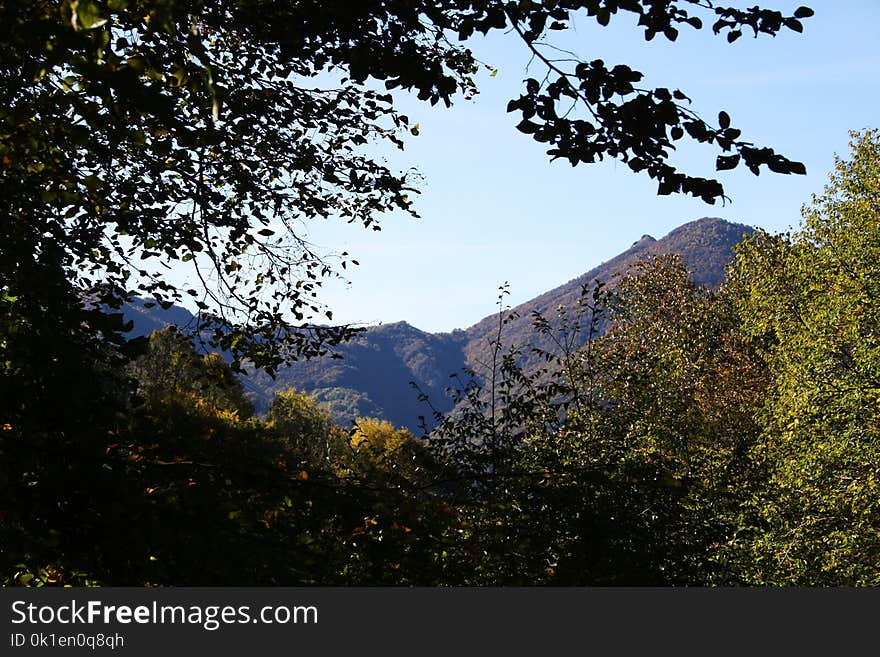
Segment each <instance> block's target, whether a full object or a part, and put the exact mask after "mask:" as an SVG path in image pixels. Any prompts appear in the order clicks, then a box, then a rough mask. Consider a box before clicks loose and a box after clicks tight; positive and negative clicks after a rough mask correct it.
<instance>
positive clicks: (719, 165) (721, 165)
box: [715, 153, 740, 171]
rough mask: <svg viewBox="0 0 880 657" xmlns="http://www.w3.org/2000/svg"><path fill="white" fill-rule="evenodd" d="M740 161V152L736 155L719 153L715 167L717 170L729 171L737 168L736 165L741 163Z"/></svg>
mask: <svg viewBox="0 0 880 657" xmlns="http://www.w3.org/2000/svg"><path fill="white" fill-rule="evenodd" d="M739 161H740V155H739V153H736V154H734V155H719V156H718V159H716V160H715V169H716V170H717V171H727V170H729V169H735V168H736V165H738V164H739Z"/></svg>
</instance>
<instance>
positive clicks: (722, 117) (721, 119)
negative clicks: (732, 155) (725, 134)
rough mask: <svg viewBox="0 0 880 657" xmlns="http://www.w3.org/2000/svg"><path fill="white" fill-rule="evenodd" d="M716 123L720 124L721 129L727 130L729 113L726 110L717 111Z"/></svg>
mask: <svg viewBox="0 0 880 657" xmlns="http://www.w3.org/2000/svg"><path fill="white" fill-rule="evenodd" d="M718 125H720V126H721V129H722V130H727V128H729V127H730V115H729V114H728V113H727V112H724V111H721V112H719V113H718Z"/></svg>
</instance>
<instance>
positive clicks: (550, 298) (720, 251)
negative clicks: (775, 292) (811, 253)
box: [465, 217, 754, 366]
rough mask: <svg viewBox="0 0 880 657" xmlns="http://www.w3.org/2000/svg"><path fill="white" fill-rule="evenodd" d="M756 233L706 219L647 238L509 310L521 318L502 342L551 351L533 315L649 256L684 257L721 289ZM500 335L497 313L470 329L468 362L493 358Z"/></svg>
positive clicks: (527, 359) (550, 313) (705, 281)
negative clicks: (736, 254)
mask: <svg viewBox="0 0 880 657" xmlns="http://www.w3.org/2000/svg"><path fill="white" fill-rule="evenodd" d="M753 231H754V229H753V228H751V227H750V226H746V225H743V224H735V223H730V222H728V221H724V220H723V219H717V218H709V217H707V218H703V219H698V220H696V221H692V222H690V223H687V224H684V225H683V226H679V227H678V228H676V229H675V230H673V231H672V232H670V233H669V234H668V235H666V236H665V237H663V238H662V239H660V240H655V239H654V238H653V237H651V236H650V235H643V236H642V238H641V239H640V240H638V241H637V242H635V243H633V245H632V246H631V247H630V248H629V249H627V250H626V251H624V252H623V253H621V254H619V255H617V256H615V257H614V258H612V259H611V260H608V261H606V262H604V263H602V264H601V265H599V266H598V267H596V268H594V269H591V270H590V271H588V272H587V273H585V274H582V275H581V276H578V277H577V278H575V279H573V280H570V281H569V282H568V283H565V284H564V285H560V286H559V287H557V288H554V289H553V290H550V291H549V292H545V293H544V294H541V295H540V296H537V297H535V298H534V299H531V300H530V301H526V302H525V303H523V304H520V305H518V306H516V307H514V308H512V309H511V312H513V313H515V314H517V315H518V318H517V319H515V320H513V321H511V322H509V323H508V324H507V325H506V326H505V327H504V330H503V333H502V341H503V342H504V343H505V344H516V345H520V346H530V347H537V348H540V349H545V350H549V349H552V343H550V341H549V340H546V339H542V338H541V336H539V335H536V334H535V331H534V329H533V324H532V322H533V320H532V313H533V312H535V311H537V312H539V313H541V314H542V315H544V317H545V318H546V319H548V320H551V321H552V319H553V318H554V317H555V313H556V308H558V307H559V306H565V307H566V308H572V307H573V306H574V304H575V303H576V302H577V300H578V297H579V296H580V293H581V288H582V287H583V285H584V284H592V283H594V282H595V281H596V280H599V281H602V282H603V283H609V282H611V281H612V280H613V279H614V277H615V276H616V275H618V274H623V273H624V272H626V271H627V269H629V268H630V267H631V266H632V265H634V264H635V263H636V262H638V261H640V260H644V259H645V258H648V257H651V256H656V255H662V254H672V253H677V254H680V255H681V257H682V260H683V261H684V264H685V266H686V267H687V268H688V269H689V270H690V272H691V277H692V278H693V280H694V281H695V282H696V283H699V284H701V285H708V286H710V287H712V286H717V285H720V284H721V282H722V281H723V280H724V270H725V268H726V267H727V264H728V263H729V262H730V261H731V260H732V259H733V247H734V246H735V245H736V244H738V243H739V242H740V241H741V240H742V239H743V236H744V235H747V234H751V233H752V232H753ZM497 331H498V315H497V314H494V315H490V316H488V317H486V318H484V319H482V320H480V321H479V322H477V323H476V324H474V325H473V326H471V327H470V328H469V329H467V331H466V333H467V337H468V342H467V345H466V347H465V355H466V357H467V362H468V364H470V365H473V364H475V363H477V362H478V361H482V362H487V359H488V358H490V353H489V349H490V348H489V344H490V343H491V341H492V340H493V339H494V338H495V337H496V336H497ZM523 360H524V363H525V365H526V366H528V365H536V364H537V363H538V360H539V359H538V358H537V357H536V356H534V355H532V354H530V353H528V352H527V351H526V352H525V353H524V357H523Z"/></svg>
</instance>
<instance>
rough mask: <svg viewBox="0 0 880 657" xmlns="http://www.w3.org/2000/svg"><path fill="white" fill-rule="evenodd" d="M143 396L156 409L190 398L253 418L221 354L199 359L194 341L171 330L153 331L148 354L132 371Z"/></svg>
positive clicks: (250, 406)
mask: <svg viewBox="0 0 880 657" xmlns="http://www.w3.org/2000/svg"><path fill="white" fill-rule="evenodd" d="M131 370H132V373H133V374H134V376H135V378H136V379H137V380H138V389H139V392H140V394H141V395H143V396H144V397H145V398H146V400H147V401H148V402H149V403H151V404H152V405H153V406H161V405H163V404H169V403H175V402H177V401H180V400H181V398H183V397H185V396H186V395H191V396H193V397H195V398H198V399H201V400H203V401H204V402H207V403H209V404H211V405H212V406H214V407H215V408H216V409H218V410H227V411H231V412H234V413H236V414H238V416H239V417H240V418H241V419H247V418H249V417H250V416H251V415H253V411H254V409H253V404H252V403H251V401H250V400H249V399H248V398H247V397H246V396H245V393H244V387H243V385H242V383H241V381H240V380H239V379H238V378H237V377H236V376H235V374H234V373H233V371H232V369H231V368H230V367H229V365H228V364H227V363H226V362H225V361H224V360H223V357H222V356H221V355H220V354H218V353H216V352H215V353H210V354H205V355H200V354H199V353H197V352H196V349H195V346H194V345H193V341H192V339H191V338H190V337H189V336H187V335H184V334H182V333H180V332H179V331H178V330H177V328H176V327H174V326H170V327H168V328H165V329H162V330H160V331H154V332H153V334H152V335H151V336H150V342H149V347H148V349H147V353H146V354H144V355H143V356H140V357H139V358H137V359H136V360H135V361H134V363H133V364H132V367H131Z"/></svg>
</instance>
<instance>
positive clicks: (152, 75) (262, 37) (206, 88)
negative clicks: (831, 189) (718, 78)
mask: <svg viewBox="0 0 880 657" xmlns="http://www.w3.org/2000/svg"><path fill="white" fill-rule="evenodd" d="M0 12H2V18H3V19H2V27H0V53H2V57H0V61H2V62H3V63H2V67H0V160H2V169H0V198H2V206H0V208H2V213H3V216H4V221H3V222H2V228H0V231H2V232H0V244H2V247H0V248H2V260H0V289H2V290H3V291H4V292H5V293H6V294H8V295H9V296H11V297H15V298H18V299H23V300H24V301H23V302H22V303H21V308H32V307H37V308H44V309H45V312H48V313H49V314H51V315H57V316H58V317H61V318H65V319H64V321H63V322H62V323H63V324H64V325H65V326H69V327H74V328H77V327H81V325H82V321H83V317H82V314H83V309H82V308H81V305H82V304H81V301H82V299H83V298H84V297H86V296H88V298H90V299H91V300H92V302H94V303H96V304H98V305H99V306H102V307H106V306H109V307H113V308H116V307H119V304H120V303H121V302H122V300H123V299H125V298H128V297H130V296H131V295H133V294H140V295H144V296H147V297H150V298H151V299H152V300H153V301H155V302H157V303H161V304H168V303H171V302H173V301H179V300H181V299H182V298H185V297H186V296H192V297H193V298H194V301H195V303H196V304H197V305H198V306H199V308H200V309H201V310H203V311H204V312H205V313H209V312H210V313H212V314H213V315H214V316H216V317H214V318H213V319H212V318H211V317H210V316H206V317H205V318H203V319H204V326H203V327H202V328H203V329H206V331H205V333H206V334H207V335H208V336H209V341H210V342H211V344H212V345H213V346H216V347H219V348H220V349H221V350H223V351H229V352H230V353H231V354H232V355H233V358H234V363H235V365H236V366H238V365H239V364H240V363H241V361H242V359H247V360H249V362H251V363H253V364H254V365H256V366H258V367H266V368H267V369H268V370H269V371H270V372H271V371H272V370H274V368H275V367H277V365H278V364H280V363H281V362H283V361H284V360H288V359H293V358H297V357H307V356H310V355H315V354H317V353H321V351H322V350H323V349H324V348H325V347H326V346H327V345H328V344H332V343H333V342H334V341H336V340H339V339H343V338H344V337H346V336H347V335H348V334H349V332H348V331H347V330H346V329H345V328H344V327H343V328H333V329H331V328H328V327H322V326H319V325H318V324H317V321H316V319H317V318H318V317H319V316H320V315H321V313H325V312H326V314H327V317H328V318H329V317H330V313H329V311H327V310H326V309H325V308H324V307H323V306H322V305H321V303H320V300H319V297H318V290H319V287H320V284H321V281H322V279H323V278H324V277H326V276H329V275H332V274H333V273H334V272H335V271H337V270H336V269H335V265H334V264H333V259H332V258H329V257H325V254H322V253H318V252H316V251H315V250H314V249H313V247H312V246H311V245H310V244H308V243H307V242H306V241H305V240H303V239H302V237H301V231H300V230H299V228H298V227H299V225H300V222H302V221H306V220H312V219H319V218H327V217H341V218H343V219H345V220H348V221H351V222H360V223H362V224H363V225H365V226H367V227H370V228H378V224H377V220H378V218H379V217H380V216H381V214H382V213H383V212H386V211H388V210H391V209H394V208H398V209H401V210H403V211H406V212H410V213H414V209H413V206H412V197H411V193H412V192H413V191H415V190H414V189H413V188H412V181H411V177H410V176H409V175H408V174H406V173H396V172H393V171H392V170H391V169H389V168H388V167H387V166H386V165H385V164H383V163H381V162H380V161H379V160H378V159H377V158H376V157H374V156H373V155H371V154H369V153H368V152H367V151H365V150H364V149H363V146H364V145H365V144H367V143H369V142H372V141H379V142H382V141H385V142H389V143H393V144H396V145H398V146H402V143H403V142H402V141H401V134H402V132H403V131H404V130H405V129H406V128H407V123H408V120H407V117H405V116H402V115H400V114H399V113H397V112H396V111H395V109H394V106H393V103H392V96H391V95H390V94H385V93H381V92H378V91H376V90H375V88H374V87H375V86H376V85H374V84H372V83H368V82H369V80H370V79H372V80H376V81H378V83H380V84H383V83H384V85H385V87H386V88H387V89H397V88H399V89H403V90H410V91H413V92H415V93H417V95H418V97H419V98H420V99H422V100H425V101H430V102H431V103H432V104H435V103H437V102H439V101H443V102H444V103H445V104H447V105H448V104H450V103H451V102H452V100H453V98H454V96H455V95H456V93H459V92H463V93H464V94H466V95H467V94H470V93H474V92H475V90H476V89H475V84H474V80H473V75H474V73H475V72H476V71H477V70H478V66H477V62H476V60H475V59H474V57H473V55H472V54H471V52H470V51H469V50H468V49H467V48H466V47H465V46H464V45H462V44H463V43H465V42H466V41H467V40H468V39H470V38H471V37H472V35H474V34H475V33H476V32H481V33H484V34H485V33H488V32H489V31H491V30H512V31H513V32H514V33H515V34H516V35H518V36H519V37H520V38H521V39H522V41H523V42H524V44H525V46H526V47H527V48H528V49H529V50H530V51H531V52H532V53H533V54H534V56H535V58H536V59H537V60H538V61H540V62H542V63H543V65H544V66H545V67H546V70H547V75H546V77H545V78H544V79H543V81H541V80H539V79H534V78H533V79H529V80H527V81H526V82H525V91H524V93H523V95H521V96H520V97H519V98H517V99H514V100H512V101H511V102H510V104H509V106H508V110H509V111H518V112H520V113H521V115H522V121H521V123H520V124H519V129H520V130H521V131H523V132H525V133H527V134H530V135H532V136H533V138H534V139H536V140H538V141H539V142H541V143H547V144H548V146H549V150H548V153H549V154H550V155H551V157H554V158H557V157H558V158H564V159H567V160H569V161H570V162H571V163H572V164H573V165H574V164H578V163H582V162H584V163H589V162H594V161H597V160H600V159H602V158H604V157H612V158H617V159H620V160H622V161H624V162H626V163H627V164H628V166H629V167H630V168H631V169H632V170H633V171H643V172H645V173H647V175H649V176H651V177H652V178H654V179H656V180H657V181H658V192H659V193H661V194H668V193H673V192H683V193H688V194H693V195H695V196H699V197H701V198H703V199H704V200H706V201H708V202H714V201H715V200H716V199H718V198H724V192H723V188H722V186H721V184H720V183H719V182H717V181H715V180H711V179H708V178H703V177H700V176H696V175H690V174H686V173H683V172H680V171H678V170H676V169H675V168H674V167H673V166H672V165H670V164H669V163H668V162H667V157H668V155H669V153H670V151H671V150H672V149H673V148H674V147H675V142H677V141H679V140H682V139H685V138H689V139H692V140H695V141H698V142H703V143H707V144H712V145H714V146H715V147H717V148H718V149H719V150H720V152H721V153H722V154H721V155H719V157H718V161H717V169H718V170H725V169H730V168H733V167H735V166H737V165H738V164H740V163H742V164H744V165H745V166H747V167H748V168H750V169H751V170H752V171H754V172H755V173H758V171H759V168H760V167H761V166H764V165H766V166H768V167H769V168H770V169H771V170H773V171H777V172H781V173H802V172H803V166H802V165H800V164H798V163H796V162H791V161H789V160H787V159H786V158H784V157H782V156H780V155H778V154H776V153H775V152H773V151H772V150H771V149H768V148H759V147H756V146H755V145H753V144H751V143H750V142H747V141H744V140H743V139H741V135H740V131H739V130H738V129H736V128H734V127H732V126H731V120H730V117H729V116H728V115H727V114H726V113H724V112H721V113H720V114H719V116H718V120H717V125H712V124H710V123H709V122H706V121H704V120H703V119H701V118H700V117H699V116H698V115H697V114H695V113H694V112H693V110H691V109H690V107H689V105H688V103H689V100H688V98H687V96H686V95H685V94H684V93H683V92H681V91H679V90H672V91H670V90H668V89H653V90H651V89H641V88H638V87H636V86H635V85H636V84H637V83H638V81H639V80H640V79H641V74H640V73H638V72H637V71H633V70H632V69H630V68H629V67H627V66H625V65H617V66H613V67H610V68H609V67H608V66H606V65H605V63H604V62H602V61H601V60H598V59H597V60H592V61H578V62H576V63H574V64H573V65H572V66H571V67H569V68H565V67H566V66H567V64H566V63H565V62H564V61H563V60H561V59H559V58H557V57H556V56H555V55H553V54H551V53H552V52H553V50H552V43H551V42H550V41H549V40H548V39H549V36H548V35H550V34H551V33H552V32H553V31H556V30H564V29H567V27H568V23H567V22H566V21H567V20H568V19H569V18H570V17H571V16H573V15H574V14H576V13H578V12H580V13H585V14H586V15H587V16H589V17H592V18H594V19H595V20H596V21H597V22H598V23H599V24H600V25H606V24H608V22H609V21H610V20H611V18H612V16H613V15H614V14H616V13H618V12H630V13H633V14H635V15H637V16H638V17H639V25H640V27H641V28H643V29H644V34H645V37H646V38H647V39H651V38H653V37H654V36H656V35H658V34H662V35H663V36H664V38H667V39H670V40H675V38H676V37H677V35H678V29H679V27H684V26H688V27H692V28H695V29H699V28H701V27H702V26H703V20H702V19H701V18H700V15H703V16H704V17H711V18H712V19H713V20H714V23H713V25H712V29H713V31H714V32H715V33H716V34H723V35H726V36H727V39H728V41H733V40H735V39H736V38H738V37H739V36H740V35H741V34H742V31H743V30H744V29H751V30H753V31H754V34H755V35H756V36H757V35H758V34H768V35H774V34H776V33H777V32H778V31H779V30H781V29H783V28H787V29H791V30H795V31H801V30H802V29H803V28H802V25H801V23H800V19H802V18H806V17H808V16H810V15H812V11H811V10H809V9H807V8H803V7H802V8H799V9H798V10H797V11H795V12H794V14H793V15H792V16H784V15H783V14H782V13H780V12H778V11H773V10H766V9H761V8H759V7H753V8H751V9H748V10H738V9H735V8H728V7H724V6H715V5H714V4H713V3H712V2H708V1H707V0H679V1H678V2H672V1H670V2H663V3H657V2H653V1H650V2H649V1H648V0H605V1H604V2H600V1H599V0H578V1H575V2H566V3H559V2H555V1H554V2H543V3H538V2H519V3H514V2H501V1H499V0H469V1H465V2H462V1H461V0H443V1H442V2H433V1H431V2H428V1H427V0H415V1H413V0H391V1H390V2H388V1H382V2H379V1H378V0H369V1H366V2H358V3H355V4H352V3H348V2H340V1H339V0H333V1H331V2H324V1H322V2H316V1H314V0H309V1H307V2H298V3H295V4H290V3H281V2H273V1H270V0H247V1H245V2H235V3H233V2H228V1H225V0H224V1H222V2H205V1H204V0H162V1H161V2H160V1H157V0H63V1H61V2H45V1H42V0H30V1H28V2H15V3H10V2H4V3H2V4H0ZM456 39H457V40H458V41H459V43H456ZM566 58H567V56H566ZM569 105H570V106H571V107H570V108H569V107H568V106H569ZM563 107H565V109H564V110H563ZM725 153H729V154H725ZM340 258H341V261H340V264H341V265H342V266H343V267H345V266H346V264H347V262H350V260H349V259H348V256H347V254H345V253H343V254H340ZM169 262H172V263H175V264H176V265H178V266H184V265H185V266H188V267H190V274H191V276H190V278H191V279H192V280H194V281H196V283H195V284H194V285H193V286H192V287H189V286H187V285H184V284H178V283H175V282H172V281H169V280H167V279H166V277H165V276H164V275H163V274H164V272H163V269H162V267H163V266H164V265H165V264H167V263H169ZM57 289H62V290H64V294H63V297H64V301H63V302H62V301H61V300H59V299H58V298H56V295H55V293H54V292H52V290H57ZM35 312H38V311H35ZM39 312H42V311H39ZM218 318H219V319H218ZM77 330H79V329H77ZM92 330H93V331H94V330H95V329H94V327H93V328H92Z"/></svg>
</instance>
